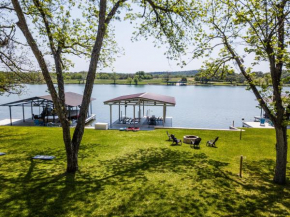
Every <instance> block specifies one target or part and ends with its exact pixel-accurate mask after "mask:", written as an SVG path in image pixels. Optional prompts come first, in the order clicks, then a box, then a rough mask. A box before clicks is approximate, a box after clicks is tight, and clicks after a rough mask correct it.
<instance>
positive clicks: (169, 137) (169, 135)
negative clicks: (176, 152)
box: [166, 131, 172, 141]
mask: <svg viewBox="0 0 290 217" xmlns="http://www.w3.org/2000/svg"><path fill="white" fill-rule="evenodd" d="M166 134H167V136H168V141H171V140H172V138H171V135H172V134H169V133H168V131H166Z"/></svg>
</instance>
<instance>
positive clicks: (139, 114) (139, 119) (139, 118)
mask: <svg viewBox="0 0 290 217" xmlns="http://www.w3.org/2000/svg"><path fill="white" fill-rule="evenodd" d="M138 101H139V111H138V121H139V126H140V123H141V107H140V99H139V100H138Z"/></svg>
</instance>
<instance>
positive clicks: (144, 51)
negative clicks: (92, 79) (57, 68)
mask: <svg viewBox="0 0 290 217" xmlns="http://www.w3.org/2000/svg"><path fill="white" fill-rule="evenodd" d="M135 9H137V11H138V8H136V7H135ZM121 13H124V11H122V12H121ZM78 14H79V12H78V11H74V16H77V15H78ZM122 15H123V14H121V17H122ZM110 25H113V26H114V27H115V36H116V38H115V40H116V41H117V43H118V46H119V47H120V48H123V50H124V53H125V54H124V55H116V61H115V62H114V63H113V64H112V66H110V67H107V68H104V69H102V70H101V71H102V72H112V71H114V72H119V73H135V72H137V71H145V72H155V71H183V70H196V69H200V67H201V66H202V63H203V61H204V60H205V59H202V58H200V59H194V60H192V59H191V54H190V52H191V51H192V50H193V48H190V49H189V50H188V52H187V55H186V56H184V57H183V60H184V61H186V62H188V65H186V66H184V67H183V68H181V67H180V66H178V65H177V63H178V62H176V61H169V60H168V59H167V58H166V56H165V55H164V53H165V52H166V51H167V49H166V45H164V46H161V48H157V47H154V43H153V39H152V38H149V39H148V40H147V41H146V40H145V39H144V38H140V40H139V41H137V42H132V41H131V37H132V35H133V34H132V33H133V31H134V25H136V24H130V22H129V21H114V22H112V23H110ZM17 35H18V36H19V37H20V38H21V39H22V40H24V37H23V35H22V33H20V31H19V29H18V31H17ZM242 49H243V48H241V47H240V48H238V50H240V51H241V50H242ZM212 57H213V58H215V57H217V53H213V54H212ZM70 59H72V61H73V62H74V68H71V71H74V72H77V71H87V70H88V68H89V61H88V60H86V59H84V58H78V57H71V58H70ZM252 59H253V57H251V56H249V57H246V58H244V60H245V62H244V63H245V65H246V66H250V62H251V60H252ZM254 70H256V71H263V72H268V71H269V65H268V63H265V62H262V63H261V64H260V65H257V66H255V67H254ZM98 71H100V70H98ZM236 72H238V73H239V70H238V69H237V68H236Z"/></svg>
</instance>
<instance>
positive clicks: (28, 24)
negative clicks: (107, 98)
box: [11, 0, 191, 172]
mask: <svg viewBox="0 0 290 217" xmlns="http://www.w3.org/2000/svg"><path fill="white" fill-rule="evenodd" d="M11 2H12V4H13V8H14V10H15V12H16V15H17V19H18V22H17V26H18V28H19V29H20V30H21V31H22V33H23V35H24V37H25V38H26V41H27V43H28V44H29V46H30V48H31V51H32V52H33V54H34V56H35V58H36V60H37V63H38V65H39V68H40V70H41V72H42V74H43V76H44V79H45V82H46V84H47V87H48V90H49V92H50V94H51V96H52V100H53V103H54V106H55V108H56V111H57V114H58V116H59V119H60V122H61V126H62V130H63V141H64V144H65V149H66V154H67V172H75V171H77V170H78V150H79V147H80V143H81V140H82V137H83V134H84V127H85V119H86V114H87V111H88V105H89V103H90V98H91V94H92V89H93V84H94V80H95V76H96V70H97V67H100V66H101V65H102V64H107V60H108V59H109V60H110V58H112V54H113V53H114V52H115V50H114V48H115V44H114V41H113V33H112V32H111V31H110V30H111V29H110V27H111V23H112V21H113V20H121V17H120V12H121V10H122V9H123V10H124V11H125V12H126V14H124V15H123V17H125V18H126V19H131V20H133V21H134V20H136V19H142V20H143V22H142V24H140V27H139V28H138V30H137V32H136V36H138V35H143V36H145V37H148V36H150V35H153V36H155V38H158V39H159V40H158V42H159V43H165V42H168V43H169V44H170V49H169V52H170V51H173V50H174V51H177V52H182V51H183V50H182V47H183V41H182V40H180V38H182V37H183V36H184V30H183V28H182V26H183V27H184V28H186V27H187V25H186V21H188V20H189V16H190V12H191V10H187V8H190V6H188V2H187V1H184V0H176V1H174V0H157V1H153V0H142V1H135V0H133V1H130V2H129V1H128V0H116V1H115V0H113V1H108V0H99V1H95V0H93V1H92V0H85V1H72V0H69V1H61V0H23V1H19V0H11ZM132 5H134V6H132ZM137 7H141V8H143V10H142V13H140V12H136V13H133V11H132V10H133V8H137ZM76 10H78V11H81V12H80V13H78V14H75V15H74V16H72V15H71V12H72V11H76ZM139 11H140V10H139ZM80 14H81V15H80ZM182 21H184V22H182ZM154 29H155V30H156V31H154ZM44 54H46V55H48V59H45V57H44ZM70 55H78V56H87V57H89V58H90V63H89V68H88V73H87V77H86V84H85V89H84V97H83V100H82V104H81V109H80V114H79V119H78V122H77V126H76V127H75V130H74V132H73V135H72V136H71V131H70V122H69V120H68V118H67V110H66V106H65V94H64V93H65V87H64V79H63V72H64V71H65V70H67V69H68V67H69V66H70V63H71V62H70V59H69V57H70ZM49 57H50V58H49ZM48 60H51V63H52V68H51V70H54V71H55V72H56V75H57V89H56V88H55V87H54V84H53V82H52V78H51V76H50V73H49V72H50V68H49V65H48Z"/></svg>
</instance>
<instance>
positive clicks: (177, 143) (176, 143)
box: [171, 134, 182, 145]
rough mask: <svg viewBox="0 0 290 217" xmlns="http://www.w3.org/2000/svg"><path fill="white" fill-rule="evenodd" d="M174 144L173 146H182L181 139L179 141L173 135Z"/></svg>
mask: <svg viewBox="0 0 290 217" xmlns="http://www.w3.org/2000/svg"><path fill="white" fill-rule="evenodd" d="M171 138H172V144H171V145H179V144H180V145H182V141H181V139H177V138H176V137H175V136H174V135H173V134H171Z"/></svg>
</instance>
